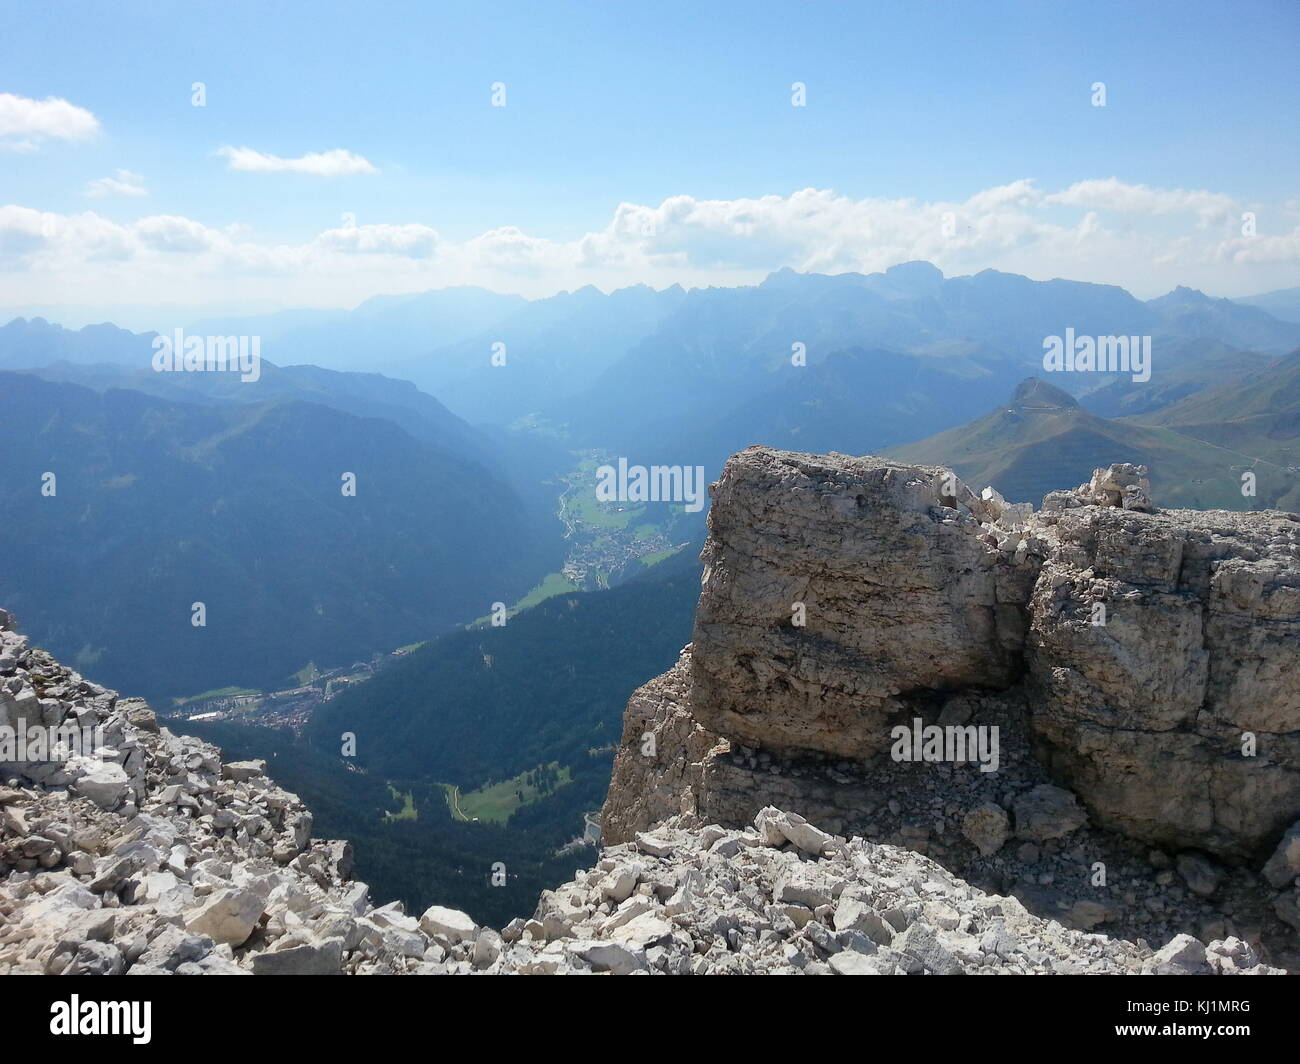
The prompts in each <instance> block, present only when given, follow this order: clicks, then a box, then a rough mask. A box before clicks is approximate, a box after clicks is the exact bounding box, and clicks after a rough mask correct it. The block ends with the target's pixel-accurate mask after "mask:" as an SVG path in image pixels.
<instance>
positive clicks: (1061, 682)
mask: <svg viewBox="0 0 1300 1064" xmlns="http://www.w3.org/2000/svg"><path fill="white" fill-rule="evenodd" d="M1048 522H1051V523H1050V524H1048ZM1043 523H1044V525H1045V527H1044V529H1043V533H1042V534H1043V536H1044V539H1045V540H1046V541H1047V542H1048V543H1049V544H1050V551H1049V556H1048V559H1047V561H1046V562H1045V564H1044V565H1043V568H1042V571H1041V573H1040V575H1039V578H1038V582H1037V584H1036V586H1035V588H1034V591H1033V596H1032V598H1031V601H1030V616H1031V618H1032V623H1031V628H1030V635H1029V639H1028V641H1027V645H1026V662H1027V665H1028V679H1029V683H1028V688H1029V693H1030V698H1029V705H1030V708H1031V718H1030V723H1031V727H1032V728H1033V730H1034V732H1035V734H1036V737H1037V739H1038V745H1039V752H1040V754H1041V755H1042V756H1043V757H1045V758H1046V759H1047V760H1048V762H1049V763H1050V765H1051V766H1052V768H1053V770H1054V772H1056V773H1057V774H1059V775H1060V777H1061V778H1062V779H1063V780H1065V781H1066V782H1068V783H1069V785H1070V786H1072V787H1073V788H1074V789H1075V790H1076V791H1077V792H1078V793H1079V795H1080V796H1081V797H1083V799H1084V800H1085V801H1086V802H1087V804H1088V806H1089V808H1090V810H1091V811H1092V813H1093V815H1094V816H1095V817H1096V818H1097V819H1098V821H1099V822H1100V823H1102V824H1105V825H1107V826H1109V827H1112V828H1114V829H1115V830H1117V831H1121V832H1123V833H1125V834H1127V835H1131V836H1134V837H1137V838H1142V839H1146V840H1149V841H1152V842H1160V843H1167V844H1170V845H1180V846H1195V847H1199V848H1201V849H1204V850H1207V851H1209V852H1211V853H1217V854H1221V855H1224V856H1234V857H1238V858H1246V857H1252V856H1255V855H1258V854H1259V853H1260V852H1261V851H1266V850H1267V848H1268V847H1270V846H1271V845H1272V844H1273V843H1274V842H1275V841H1276V839H1277V837H1278V834H1279V832H1281V830H1282V829H1283V828H1285V827H1286V826H1287V825H1288V824H1290V823H1291V822H1292V821H1294V820H1295V818H1296V814H1297V813H1298V812H1300V684H1297V682H1296V680H1295V672H1296V667H1297V664H1298V663H1300V519H1297V518H1296V516H1295V515H1293V514H1283V513H1277V512H1269V511H1265V512H1260V513H1245V514H1237V513H1226V512H1223V511H1213V512H1206V513H1203V512H1199V511H1191V510H1168V511H1161V512H1159V513H1155V514H1142V513H1134V512H1127V511H1123V510H1119V509H1115V508H1111V507H1099V506H1088V507H1083V508H1080V509H1071V510H1067V511H1065V512H1063V513H1061V514H1059V515H1055V514H1053V515H1045V517H1044V522H1043ZM1102 611H1104V612H1102ZM1099 622H1101V623H1099ZM1248 749H1249V750H1253V751H1254V756H1247V755H1246V753H1245V751H1247V750H1248Z"/></svg>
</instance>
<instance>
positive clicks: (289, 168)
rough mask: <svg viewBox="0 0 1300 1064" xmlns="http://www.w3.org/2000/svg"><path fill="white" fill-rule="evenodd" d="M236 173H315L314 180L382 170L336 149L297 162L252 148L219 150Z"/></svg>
mask: <svg viewBox="0 0 1300 1064" xmlns="http://www.w3.org/2000/svg"><path fill="white" fill-rule="evenodd" d="M217 154H218V155H221V156H224V157H225V159H226V161H227V162H228V163H229V164H230V169H232V170H243V171H245V172H246V173H253V174H286V173H288V174H311V175H312V176H313V177H346V176H348V175H351V174H377V173H379V171H378V169H376V168H375V166H374V165H373V164H371V162H370V160H369V159H366V158H364V157H362V156H360V155H357V154H356V153H355V152H350V151H345V150H344V149H343V148H334V149H333V150H331V151H323V152H308V153H307V154H306V155H300V156H299V157H298V158H296V159H284V158H281V157H280V156H278V155H268V154H266V153H265V152H260V151H254V150H253V149H252V148H231V147H224V148H218V149H217Z"/></svg>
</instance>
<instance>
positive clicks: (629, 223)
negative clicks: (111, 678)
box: [0, 179, 1300, 306]
mask: <svg viewBox="0 0 1300 1064" xmlns="http://www.w3.org/2000/svg"><path fill="white" fill-rule="evenodd" d="M1258 209H1259V219H1260V224H1259V230H1258V234H1259V235H1258V236H1255V237H1245V236H1242V235H1241V226H1240V221H1239V215H1238V213H1237V210H1236V203H1235V201H1234V200H1233V198H1232V197H1230V196H1226V195H1222V194H1219V193H1213V192H1206V191H1201V192H1189V191H1187V190H1180V189H1156V188H1150V187H1147V186H1143V185H1125V184H1123V183H1122V182H1117V181H1115V180H1114V179H1106V180H1104V181H1097V182H1088V181H1084V182H1078V183H1075V184H1072V185H1070V186H1069V187H1068V188H1066V189H1064V190H1063V191H1059V192H1055V193H1047V192H1044V191H1042V190H1040V189H1039V188H1038V187H1037V186H1036V185H1035V184H1034V182H1032V181H1028V180H1019V181H1012V182H1010V183H1007V184H1004V185H1000V186H997V187H994V188H989V189H982V190H977V191H975V192H973V193H972V194H971V195H970V196H968V197H966V198H965V199H964V200H955V201H952V202H947V201H920V200H914V199H885V198H871V197H868V198H864V199H853V198H851V197H848V196H844V195H841V194H839V193H837V192H834V191H832V190H828V189H813V188H809V189H802V190H800V191H797V192H793V193H791V194H789V195H785V196H778V195H771V196H760V197H754V198H738V199H732V200H707V199H696V198H695V197H692V196H673V197H670V198H668V199H666V200H664V201H662V202H661V203H659V204H658V205H653V206H652V205H644V204H636V203H622V204H619V205H617V207H615V208H614V209H613V210H612V212H611V214H610V216H609V218H608V221H607V222H606V223H605V224H604V226H603V227H601V228H594V229H592V230H591V231H589V232H587V233H585V234H583V235H580V236H577V237H575V238H574V239H571V240H562V241H561V240H551V239H548V238H547V237H545V236H539V235H536V234H530V233H528V232H525V231H524V230H522V229H521V228H519V227H517V226H508V225H507V226H501V227H498V228H495V229H491V230H489V231H487V232H484V233H481V234H479V235H477V236H473V237H471V238H468V239H465V240H460V241H451V240H447V239H445V238H444V237H442V236H440V234H439V233H438V232H437V231H436V230H434V229H433V228H431V227H429V226H427V225H423V224H419V223H386V224H373V225H364V226H357V225H349V226H345V227H342V228H333V229H328V230H325V231H323V232H320V233H316V234H313V235H309V236H306V237H304V238H303V239H301V240H299V241H296V242H280V243H277V242H274V241H268V240H265V239H259V237H258V236H257V234H256V233H255V232H253V231H251V230H250V229H248V227H246V226H242V225H239V224H231V225H226V226H222V227H219V228H214V227H212V226H209V225H206V224H204V223H201V222H198V221H195V220H192V219H189V218H184V217H179V216H175V215H152V216H147V217H141V218H138V219H136V220H135V221H133V222H126V223H118V222H114V221H110V220H109V219H106V218H103V217H101V216H99V215H97V214H95V213H93V212H85V213H81V214H67V215H62V214H54V213H48V212H41V211H36V210H33V209H31V208H27V207H21V206H9V207H0V273H2V274H4V287H5V290H6V292H7V294H8V299H9V300H10V301H11V302H13V303H15V304H16V303H19V302H28V303H47V304H48V303H56V302H59V301H60V299H61V298H63V299H66V294H65V293H67V292H69V291H77V292H79V293H81V292H84V293H85V295H84V297H83V298H85V299H87V300H88V301H94V302H96V303H100V304H109V303H112V302H113V301H114V300H115V299H125V298H127V297H132V296H134V297H135V298H138V295H136V293H138V292H140V291H150V292H151V293H152V292H156V293H159V298H161V294H162V293H166V292H174V293H176V296H175V298H176V299H178V300H181V299H183V300H185V301H187V302H193V292H194V291H195V290H196V289H199V290H201V291H203V292H204V293H205V298H207V299H211V300H213V301H217V300H225V301H234V300H240V299H246V300H254V299H255V300H259V301H266V300H272V301H278V302H280V303H281V304H282V305H336V306H337V305H345V304H349V305H350V304H355V303H357V302H360V301H361V300H362V299H364V298H366V297H368V296H370V295H373V294H375V293H376V292H404V291H423V290H427V289H430V288H438V287H443V286H447V285H456V284H479V285H483V286H484V287H488V288H495V289H497V290H500V291H509V292H519V293H522V294H524V295H530V296H541V295H549V294H552V293H553V292H555V291H557V290H559V289H561V288H569V289H573V288H578V287H581V286H582V285H585V284H595V285H598V286H599V287H602V288H606V289H611V288H616V287H622V286H624V285H629V284H635V283H642V282H643V283H647V284H651V285H655V286H660V287H662V286H664V285H668V284H673V283H680V284H683V285H686V286H693V285H694V286H701V285H709V284H719V285H734V284H750V283H755V282H757V281H759V280H761V279H762V278H763V277H764V276H765V275H766V274H767V273H768V272H770V271H772V270H776V269H779V268H780V267H783V266H790V267H793V268H794V269H796V270H802V271H819V272H826V273H840V272H848V271H854V272H864V273H869V272H874V271H877V270H883V269H886V268H888V267H889V266H892V265H894V264H896V263H899V262H904V261H907V260H910V259H926V260H928V261H931V262H933V263H935V265H937V266H939V267H940V269H942V270H943V271H944V272H945V273H946V274H948V275H949V276H952V275H960V274H968V273H976V272H978V271H980V270H984V269H988V268H993V269H999V270H1004V271H1007V272H1015V273H1023V274H1026V275H1028V276H1030V277H1035V278H1041V279H1048V278H1052V277H1067V278H1071V279H1074V280H1080V281H1095V282H1101V283H1107V284H1118V285H1123V286H1124V287H1126V288H1128V289H1129V290H1130V291H1133V292H1134V293H1135V294H1137V295H1139V296H1141V297H1144V298H1145V297H1150V296H1154V295H1159V294H1161V293H1163V292H1165V291H1168V290H1169V289H1171V288H1173V287H1174V286H1175V285H1177V284H1187V285H1191V286H1193V287H1196V288H1202V289H1204V290H1206V291H1208V292H1210V293H1212V294H1216V295H1246V294H1250V293H1254V292H1262V291H1269V290H1273V289H1277V288H1288V287H1293V286H1296V285H1300V228H1297V224H1296V220H1295V219H1294V218H1291V217H1288V216H1287V214H1286V213H1285V211H1284V209H1283V205H1277V207H1276V208H1271V209H1270V208H1266V207H1260V208H1258ZM1117 212H1118V213H1119V217H1118V220H1117V221H1116V213H1117ZM1270 222H1271V223H1272V224H1270ZM122 261H129V262H130V264H131V269H130V270H121V269H118V268H116V266H108V265H105V264H106V263H113V264H117V263H120V262H122Z"/></svg>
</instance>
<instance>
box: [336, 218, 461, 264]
mask: <svg viewBox="0 0 1300 1064" xmlns="http://www.w3.org/2000/svg"><path fill="white" fill-rule="evenodd" d="M314 244H315V246H316V247H318V248H322V249H332V250H335V251H343V252H353V253H356V254H362V255H383V254H392V255H406V256H409V257H411V258H422V257H428V256H429V255H431V254H433V249H434V248H435V247H437V245H438V233H437V231H436V230H433V229H430V228H429V227H428V226H427V225H349V226H344V227H343V228H341V229H327V230H326V231H325V232H323V233H321V234H320V236H318V237H317V238H316V239H315V241H314Z"/></svg>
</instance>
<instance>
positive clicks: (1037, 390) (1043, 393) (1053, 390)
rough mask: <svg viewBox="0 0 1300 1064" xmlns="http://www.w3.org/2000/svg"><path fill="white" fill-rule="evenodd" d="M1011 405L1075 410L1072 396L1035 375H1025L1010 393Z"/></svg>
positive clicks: (1021, 408) (1023, 407)
mask: <svg viewBox="0 0 1300 1064" xmlns="http://www.w3.org/2000/svg"><path fill="white" fill-rule="evenodd" d="M1011 405H1012V406H1013V407H1015V408H1016V409H1018V410H1027V409H1032V410H1077V409H1078V408H1079V404H1078V402H1077V401H1076V400H1075V398H1074V396H1072V395H1070V394H1069V393H1068V392H1065V391H1062V390H1061V389H1060V388H1058V387H1056V385H1054V384H1048V383H1047V382H1046V381H1044V380H1040V379H1039V378H1037V377H1026V378H1025V379H1024V380H1023V381H1021V382H1020V384H1019V385H1018V386H1017V388H1016V390H1015V391H1014V392H1013V393H1012V395H1011Z"/></svg>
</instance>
